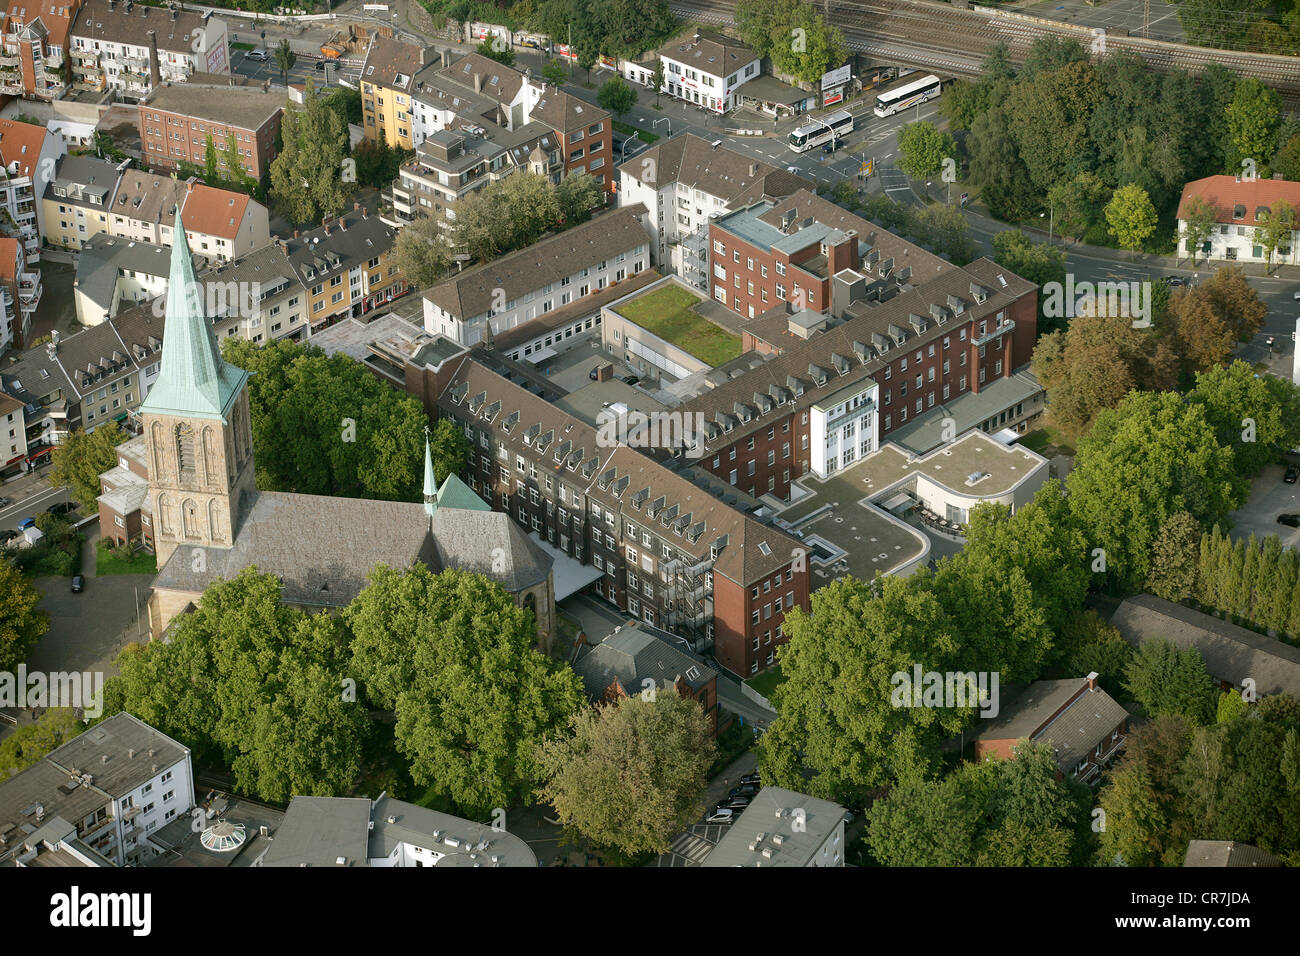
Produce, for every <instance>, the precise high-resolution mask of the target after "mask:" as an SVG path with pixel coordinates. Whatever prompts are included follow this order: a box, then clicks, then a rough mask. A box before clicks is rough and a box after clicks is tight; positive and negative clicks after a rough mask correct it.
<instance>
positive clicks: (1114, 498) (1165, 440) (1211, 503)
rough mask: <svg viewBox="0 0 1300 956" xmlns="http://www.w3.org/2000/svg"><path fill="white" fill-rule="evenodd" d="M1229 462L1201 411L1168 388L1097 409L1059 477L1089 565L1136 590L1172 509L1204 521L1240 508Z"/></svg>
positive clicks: (1243, 484)
mask: <svg viewBox="0 0 1300 956" xmlns="http://www.w3.org/2000/svg"><path fill="white" fill-rule="evenodd" d="M1234 465H1235V463H1234V461H1233V455H1232V451H1231V450H1230V449H1227V448H1224V447H1222V446H1221V445H1220V444H1219V443H1218V441H1217V440H1216V439H1215V437H1214V431H1213V429H1212V428H1211V427H1210V425H1209V422H1208V421H1207V420H1206V417H1205V410H1204V409H1203V408H1202V407H1201V406H1199V405H1197V404H1194V403H1192V404H1189V403H1185V402H1184V401H1183V398H1182V396H1180V395H1178V394H1177V393H1175V392H1130V393H1129V394H1128V395H1127V396H1126V397H1125V398H1124V399H1123V400H1122V401H1121V402H1120V403H1119V405H1118V406H1116V407H1115V408H1113V409H1106V410H1103V411H1102V412H1101V413H1100V414H1099V415H1098V416H1097V418H1096V421H1095V422H1094V423H1093V426H1092V430H1091V431H1090V432H1089V433H1088V434H1087V435H1085V436H1084V437H1083V438H1081V439H1080V441H1079V445H1078V451H1077V454H1076V456H1075V466H1074V470H1073V471H1071V473H1070V476H1069V478H1067V479H1066V482H1067V485H1068V486H1069V490H1070V495H1069V503H1070V511H1071V514H1072V515H1073V516H1074V518H1075V520H1076V521H1077V522H1078V523H1079V527H1081V528H1083V529H1085V533H1087V534H1088V535H1089V536H1090V537H1091V539H1092V540H1091V541H1090V542H1089V545H1090V556H1091V560H1090V565H1091V566H1092V567H1093V569H1094V570H1095V571H1096V572H1097V573H1105V574H1106V575H1107V576H1108V577H1109V578H1110V580H1111V581H1112V582H1114V583H1115V584H1117V585H1119V586H1122V587H1125V588H1131V589H1132V590H1137V589H1138V588H1140V587H1141V586H1142V582H1144V581H1145V580H1146V578H1147V575H1148V574H1149V573H1150V571H1151V553H1152V546H1153V545H1154V543H1155V539H1156V536H1157V535H1158V534H1159V532H1160V528H1161V527H1162V526H1163V525H1164V523H1165V521H1167V520H1168V519H1169V517H1170V516H1171V515H1172V514H1174V513H1176V512H1179V511H1188V512H1190V513H1191V515H1192V517H1194V518H1195V519H1196V520H1197V521H1199V522H1200V523H1201V524H1202V525H1204V526H1208V525H1211V524H1213V523H1214V522H1216V521H1222V520H1223V518H1224V517H1226V515H1227V514H1228V513H1229V512H1230V511H1233V510H1235V509H1236V508H1238V507H1240V505H1241V503H1242V502H1243V501H1244V500H1245V496H1246V491H1247V488H1248V480H1247V479H1246V478H1245V477H1244V476H1242V475H1240V474H1239V473H1238V472H1237V471H1236V469H1235V467H1234ZM1096 549H1100V551H1097V550H1096Z"/></svg>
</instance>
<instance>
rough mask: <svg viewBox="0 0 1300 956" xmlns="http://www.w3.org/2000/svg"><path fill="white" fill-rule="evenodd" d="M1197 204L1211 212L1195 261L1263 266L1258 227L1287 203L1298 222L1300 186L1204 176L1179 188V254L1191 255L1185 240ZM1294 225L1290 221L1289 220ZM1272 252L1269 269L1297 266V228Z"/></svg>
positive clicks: (1299, 242)
mask: <svg viewBox="0 0 1300 956" xmlns="http://www.w3.org/2000/svg"><path fill="white" fill-rule="evenodd" d="M1197 199H1199V200H1200V201H1202V202H1204V203H1207V204H1209V205H1210V206H1212V207H1213V208H1214V226H1213V228H1212V229H1211V230H1210V235H1209V236H1208V237H1207V238H1206V239H1204V240H1203V241H1202V242H1201V244H1200V246H1199V247H1198V248H1197V249H1196V250H1195V254H1196V256H1197V257H1198V258H1200V257H1204V258H1207V259H1220V260H1224V261H1227V262H1266V261H1268V255H1267V249H1266V248H1265V246H1264V244H1263V242H1262V241H1261V238H1260V232H1261V231H1262V230H1261V228H1260V227H1261V226H1262V225H1263V223H1264V222H1265V221H1266V220H1267V219H1268V217H1269V216H1270V215H1271V214H1272V213H1273V212H1274V211H1276V210H1278V208H1279V205H1280V204H1281V203H1289V204H1290V206H1291V209H1292V210H1293V212H1294V213H1295V214H1296V217H1297V218H1300V183H1295V182H1288V181H1286V180H1282V179H1243V178H1241V177H1240V176H1236V177H1234V176H1207V177H1206V178H1205V179H1198V180H1196V181H1195V182H1190V183H1188V184H1187V185H1186V186H1184V187H1183V198H1182V200H1181V201H1180V202H1179V204H1178V252H1179V254H1180V255H1189V256H1190V255H1192V252H1193V250H1192V249H1191V248H1190V247H1189V243H1190V240H1189V239H1188V238H1187V217H1188V208H1189V205H1190V204H1191V203H1192V202H1193V201H1194V200H1197ZM1293 222H1294V220H1293ZM1295 225H1296V228H1293V229H1292V230H1291V231H1290V236H1289V237H1288V238H1287V239H1284V240H1283V241H1282V242H1280V243H1279V244H1278V246H1277V248H1276V249H1274V250H1273V255H1272V261H1273V264H1274V265H1285V264H1292V265H1294V264H1296V263H1300V251H1297V250H1298V249H1300V223H1295Z"/></svg>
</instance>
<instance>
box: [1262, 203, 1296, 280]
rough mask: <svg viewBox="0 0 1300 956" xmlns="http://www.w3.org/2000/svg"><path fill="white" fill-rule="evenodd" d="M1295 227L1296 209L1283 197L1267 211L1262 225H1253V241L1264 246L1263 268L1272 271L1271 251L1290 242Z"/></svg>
mask: <svg viewBox="0 0 1300 956" xmlns="http://www.w3.org/2000/svg"><path fill="white" fill-rule="evenodd" d="M1295 228H1296V211H1295V207H1294V206H1292V205H1291V204H1290V203H1289V202H1287V201H1286V200H1285V199H1279V200H1278V201H1277V202H1276V203H1274V206H1273V208H1272V209H1271V210H1270V211H1269V212H1268V213H1267V215H1266V218H1265V219H1264V224H1263V225H1262V226H1256V227H1255V241H1256V242H1258V243H1259V244H1260V245H1261V246H1263V247H1264V256H1265V267H1264V268H1265V270H1266V271H1268V272H1272V271H1273V253H1274V252H1276V251H1277V247H1278V246H1281V245H1290V244H1291V233H1292V232H1294V231H1295Z"/></svg>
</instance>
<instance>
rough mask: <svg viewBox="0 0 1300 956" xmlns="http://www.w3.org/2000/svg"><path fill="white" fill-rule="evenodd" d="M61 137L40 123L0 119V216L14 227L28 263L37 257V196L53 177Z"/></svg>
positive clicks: (40, 216) (41, 219)
mask: <svg viewBox="0 0 1300 956" xmlns="http://www.w3.org/2000/svg"><path fill="white" fill-rule="evenodd" d="M66 152H67V147H65V146H64V145H63V139H62V138H61V137H59V136H52V135H50V133H49V132H48V131H47V130H46V129H45V127H44V126H34V125H33V124H31V123H20V122H17V121H15V120H8V119H0V164H2V165H3V169H0V216H4V217H6V218H7V219H8V220H9V223H10V224H11V225H12V226H13V227H16V228H17V232H18V234H19V235H20V236H21V237H22V240H23V251H24V252H25V253H26V255H27V261H28V262H29V263H36V262H40V261H41V236H43V235H45V208H44V205H45V204H44V203H43V202H42V201H41V197H42V196H43V195H44V193H45V184H46V182H48V181H49V180H52V179H53V178H54V171H55V167H56V166H57V164H58V160H59V157H60V156H62V155H64V154H65V153H66Z"/></svg>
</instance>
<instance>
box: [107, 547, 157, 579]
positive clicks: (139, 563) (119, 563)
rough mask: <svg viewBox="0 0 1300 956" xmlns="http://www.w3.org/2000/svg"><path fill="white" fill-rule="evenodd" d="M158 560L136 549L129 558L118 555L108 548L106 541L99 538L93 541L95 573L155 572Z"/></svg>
mask: <svg viewBox="0 0 1300 956" xmlns="http://www.w3.org/2000/svg"><path fill="white" fill-rule="evenodd" d="M157 573H158V560H157V558H155V557H154V556H153V555H152V554H149V553H147V552H144V551H137V552H136V553H135V554H133V555H132V556H131V557H129V558H124V557H118V556H117V555H115V554H114V553H113V552H112V551H110V550H108V542H107V541H105V540H104V539H103V538H100V539H99V540H98V541H96V542H95V575H96V576H97V577H101V578H102V577H104V576H105V575H108V574H157Z"/></svg>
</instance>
